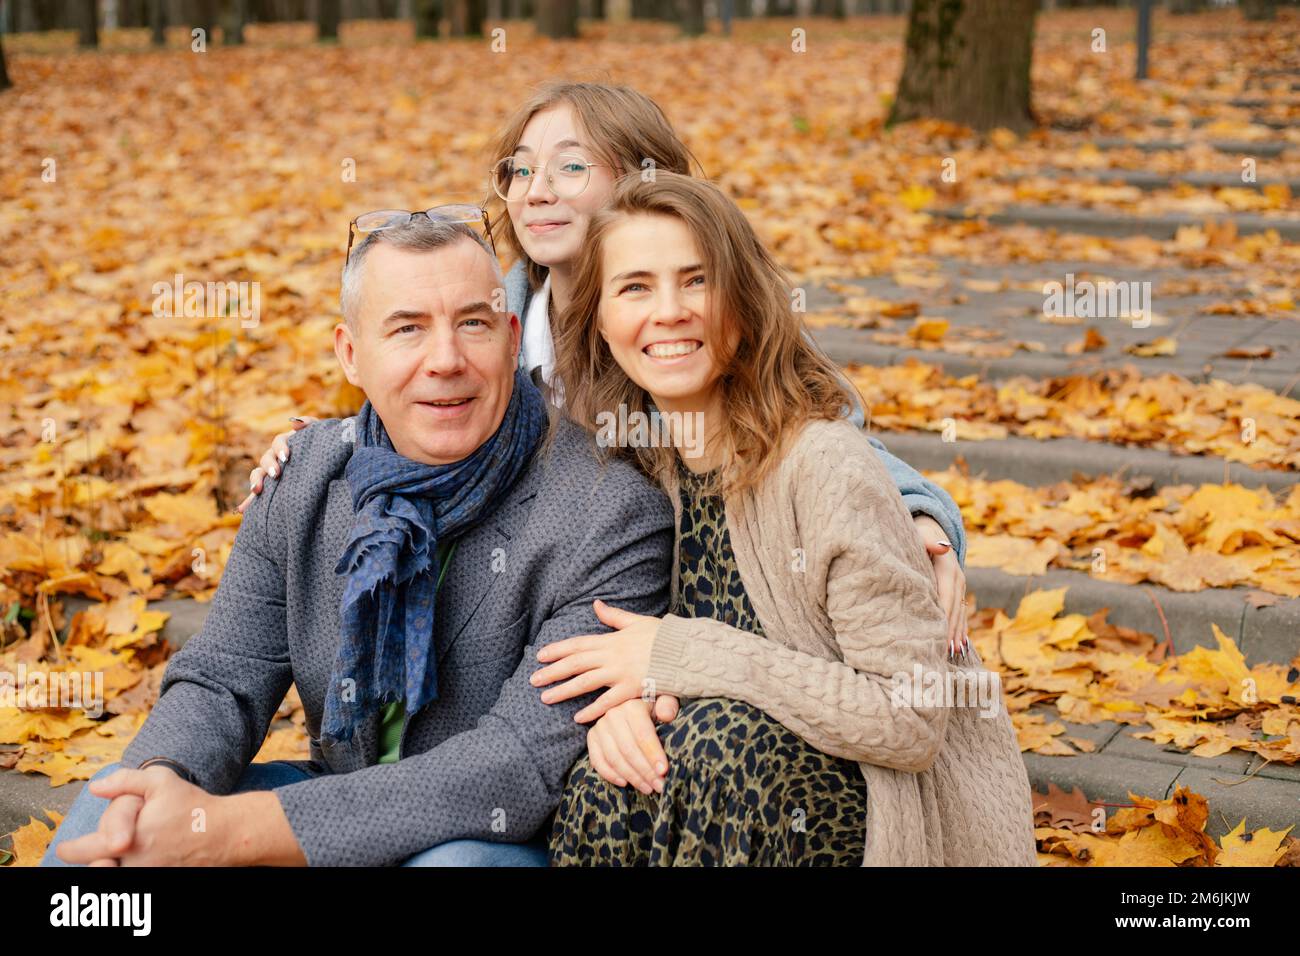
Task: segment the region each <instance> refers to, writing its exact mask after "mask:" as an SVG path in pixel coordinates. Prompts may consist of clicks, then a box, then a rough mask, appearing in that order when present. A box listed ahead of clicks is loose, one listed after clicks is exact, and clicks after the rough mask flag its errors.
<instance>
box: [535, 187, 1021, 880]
mask: <svg viewBox="0 0 1300 956" xmlns="http://www.w3.org/2000/svg"><path fill="white" fill-rule="evenodd" d="M556 350H557V362H556V368H557V375H558V376H559V378H560V379H561V380H562V381H563V382H564V383H565V386H566V400H565V410H566V412H567V413H568V414H569V415H570V416H571V417H572V418H573V419H574V420H575V421H577V422H578V423H579V424H581V425H583V426H584V427H586V428H588V429H590V430H592V431H593V432H597V431H598V430H599V428H600V423H601V421H602V418H604V417H605V416H608V415H609V414H610V412H611V411H612V410H613V409H620V410H621V409H624V408H626V409H629V410H631V411H635V412H638V413H643V412H645V411H647V410H649V409H651V408H653V409H654V410H657V411H666V412H668V413H670V414H679V415H693V414H698V415H702V416H703V420H704V434H705V438H704V449H705V451H704V454H703V455H700V456H696V457H690V456H688V455H686V454H685V453H684V452H683V450H682V449H681V448H672V447H668V448H665V447H661V446H652V445H633V444H631V443H629V444H628V445H627V446H626V447H614V448H611V449H610V452H609V453H610V454H611V455H614V456H621V457H626V458H629V459H631V460H632V461H634V462H636V463H637V464H638V465H639V466H640V467H641V468H642V470H643V471H644V472H645V473H646V474H647V475H649V476H650V477H652V478H654V479H655V480H657V481H658V482H659V483H660V485H661V486H662V487H663V488H664V490H665V491H666V492H667V493H668V495H669V498H670V499H671V500H672V501H673V502H674V506H675V510H676V518H677V549H676V550H677V556H676V562H675V565H674V569H673V577H672V597H671V604H670V613H669V614H667V615H665V616H663V617H662V618H656V617H650V616H644V615H636V614H628V613H626V612H624V611H622V610H620V609H618V608H604V607H599V606H598V607H597V613H598V615H599V616H600V619H601V621H602V622H603V623H605V624H607V625H609V626H611V627H614V628H616V629H617V632H618V633H617V634H616V635H609V636H604V635H601V636H580V637H578V638H572V639H569V640H565V641H560V642H557V643H555V644H552V645H549V646H548V647H546V648H545V649H543V651H542V652H540V653H539V655H538V659H539V660H541V661H543V662H544V663H546V665H547V666H546V667H544V668H542V669H541V670H539V671H538V672H537V673H536V674H534V675H533V678H532V680H533V683H534V684H535V685H537V686H539V687H547V689H546V690H545V691H543V693H542V700H543V701H544V702H546V703H548V704H553V703H557V702H559V701H563V700H568V699H570V698H572V697H574V696H576V695H578V694H584V693H589V692H591V691H603V693H601V694H600V696H599V698H598V699H597V700H596V701H595V703H593V704H591V705H589V706H587V707H585V708H584V709H583V710H582V711H579V713H578V715H577V717H578V719H579V720H594V721H595V724H594V725H593V727H592V729H591V731H590V732H589V734H588V738H587V740H588V753H587V756H586V757H585V758H584V759H582V760H580V761H579V762H578V763H577V764H576V765H575V767H574V768H573V771H572V772H571V774H570V777H569V781H568V785H567V786H566V788H565V791H564V794H563V795H562V797H561V803H560V809H559V811H558V812H557V814H556V818H555V825H554V827H553V829H552V834H551V852H552V863H553V864H650V865H665V866H673V865H701V864H732V865H749V864H759V865H795V866H822V865H831V866H842V865H856V864H860V863H864V862H865V863H869V864H894V865H899V864H929V865H945V864H946V865H979V866H993V865H1030V864H1032V863H1033V861H1034V840H1033V835H1032V814H1031V812H1030V801H1029V781H1028V777H1027V774H1026V771H1025V767H1024V764H1023V762H1022V761H1021V760H1020V753H1019V747H1018V745H1017V743H1016V739H1015V734H1014V731H1013V730H1012V727H1011V722H1010V718H1009V717H1008V715H1007V713H1006V711H1005V709H999V710H998V712H997V713H996V714H993V715H992V716H984V715H981V714H980V713H979V711H978V710H977V709H975V708H971V707H970V706H968V705H967V702H966V701H965V700H963V701H961V702H960V703H959V704H954V705H953V706H947V703H946V702H933V701H930V700H928V699H926V700H916V699H913V698H905V697H902V696H898V695H891V694H890V691H889V688H890V684H891V681H893V680H894V678H895V675H897V674H899V673H904V674H908V673H915V674H925V675H926V678H927V680H930V679H934V678H940V677H942V678H948V677H952V676H955V675H954V673H953V672H954V671H957V670H958V669H959V668H960V667H961V666H962V665H961V664H959V663H955V662H953V661H950V660H948V659H947V655H945V653H944V645H945V638H946V631H947V628H946V622H945V619H944V613H943V610H942V608H941V606H940V603H939V600H938V592H937V588H936V582H935V579H934V576H933V574H932V573H931V572H930V567H929V560H928V558H927V556H926V552H925V548H924V547H923V543H922V542H921V540H920V539H919V538H918V537H917V535H916V534H915V533H914V532H913V531H912V528H911V522H910V520H909V515H908V511H907V508H906V505H905V503H904V501H903V498H902V496H901V495H900V494H899V492H898V489H897V487H896V486H895V485H894V483H893V481H892V480H891V478H890V476H889V474H888V472H887V471H886V470H885V468H884V466H883V464H882V462H881V460H880V458H879V456H878V454H877V453H876V451H875V449H874V448H873V446H872V445H871V444H870V443H869V442H868V441H867V439H866V437H865V436H864V435H863V434H862V432H860V431H859V430H858V429H856V428H854V427H853V426H852V425H851V424H849V423H847V422H845V421H844V420H843V419H841V417H840V414H841V410H842V408H843V406H844V403H845V401H846V400H847V398H848V395H847V394H846V393H845V391H844V386H843V385H842V379H841V378H840V377H839V375H838V374H837V370H836V369H835V367H834V366H833V365H832V364H831V363H830V362H829V360H828V359H826V358H825V356H823V355H822V354H821V352H820V351H819V350H818V349H816V348H815V347H814V346H812V345H811V344H810V343H809V341H808V339H807V338H806V337H805V336H804V334H803V330H802V326H801V323H800V321H799V317H798V316H797V315H796V314H795V313H794V312H793V309H792V308H791V296H790V289H789V285H788V283H787V281H786V279H785V277H784V275H783V273H782V272H781V270H780V268H779V267H778V266H777V264H776V262H775V261H774V260H773V258H772V256H771V255H770V254H769V252H768V251H767V250H766V249H765V248H764V247H763V245H762V244H761V243H760V242H759V240H758V239H757V237H756V236H755V233H754V231H753V229H752V228H751V227H750V225H749V223H748V222H747V221H746V219H745V217H744V215H743V213H741V211H740V209H739V208H738V207H737V206H736V204H735V203H734V202H732V201H731V200H730V199H728V198H727V197H726V196H725V195H724V194H723V193H722V192H721V191H720V190H719V189H718V188H717V187H716V186H714V185H713V184H711V183H707V182H704V181H702V180H698V179H691V178H689V177H685V176H676V175H673V174H671V173H660V174H659V175H658V176H657V177H656V178H655V179H654V180H652V181H645V180H642V179H641V178H640V177H638V176H627V177H624V178H623V179H621V180H619V182H618V183H617V184H616V185H615V189H614V194H613V196H612V198H611V200H610V203H609V205H608V206H607V207H606V208H605V209H603V210H601V211H600V212H599V213H597V214H596V215H595V216H594V217H593V219H592V222H591V226H590V233H589V244H588V246H587V248H586V249H585V250H584V252H583V254H582V255H581V256H580V258H579V261H578V264H577V267H576V269H575V273H574V285H573V299H572V301H571V303H570V305H569V307H568V309H566V310H565V312H564V314H563V315H562V316H561V318H560V321H559V322H558V332H557V336H556ZM976 663H978V659H976ZM967 666H970V665H969V663H968V662H967ZM981 673H982V670H981ZM969 676H978V675H969ZM985 676H987V675H985ZM557 684H558V686H548V685H557ZM661 697H668V698H672V699H673V700H674V701H675V700H676V699H678V698H689V702H688V703H686V704H685V705H684V706H682V707H681V710H680V712H679V713H677V714H676V716H675V717H672V719H671V720H670V721H669V722H667V723H665V724H663V725H661V726H660V728H659V729H658V732H657V733H656V730H655V728H654V725H653V723H652V720H651V712H652V710H654V712H655V713H658V707H659V703H660V702H659V700H656V699H655V698H661ZM668 710H669V711H670V712H671V710H672V705H669V707H668ZM630 785H631V786H630Z"/></svg>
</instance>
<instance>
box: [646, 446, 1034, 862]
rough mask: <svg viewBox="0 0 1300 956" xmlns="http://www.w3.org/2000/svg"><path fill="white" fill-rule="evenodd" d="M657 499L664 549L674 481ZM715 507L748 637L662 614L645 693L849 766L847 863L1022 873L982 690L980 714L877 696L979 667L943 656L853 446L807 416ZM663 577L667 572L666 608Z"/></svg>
mask: <svg viewBox="0 0 1300 956" xmlns="http://www.w3.org/2000/svg"><path fill="white" fill-rule="evenodd" d="M668 492H669V496H670V497H671V498H672V500H673V503H674V508H675V511H676V514H677V528H678V536H679V539H680V533H681V532H680V529H681V502H680V497H679V495H678V488H677V485H676V481H675V478H674V481H673V486H672V487H670V488H669V489H668ZM724 504H725V512H726V520H727V528H728V532H729V534H730V537H731V546H732V549H733V551H734V552H735V556H736V566H737V568H738V569H739V572H740V576H741V579H742V581H743V582H744V586H745V591H746V593H747V594H748V596H749V600H750V603H751V604H752V605H753V608H754V612H755V613H756V614H757V615H758V620H759V622H760V623H761V624H762V628H763V631H764V632H765V633H764V636H759V635H757V634H753V633H749V632H746V631H741V630H738V629H737V628H734V627H732V626H730V625H728V624H724V623H722V622H721V621H715V620H711V619H707V618H686V617H679V616H677V615H675V614H668V615H666V616H665V617H664V619H663V622H662V623H661V624H660V626H659V630H658V632H657V634H656V637H655V640H654V644H653V647H652V650H651V657H650V671H649V674H648V677H649V679H650V680H651V681H653V684H652V685H651V686H652V687H653V690H654V692H655V693H656V694H673V695H676V696H679V697H729V698H732V699H735V700H743V701H745V702H746V703H749V704H752V705H753V706H754V707H757V708H759V709H760V710H763V711H765V712H767V713H768V714H769V715H771V716H772V717H773V718H775V719H776V720H778V721H780V722H781V723H782V724H784V725H785V726H786V727H788V728H790V729H791V730H792V731H794V732H795V733H797V734H799V735H800V736H801V737H802V738H803V739H804V740H806V741H808V743H810V744H812V745H813V746H814V747H817V748H818V749H819V750H821V751H823V752H824V753H828V754H831V755H833V756H837V757H842V758H846V759H849V760H856V761H858V763H859V766H860V768H861V770H862V775H863V777H865V778H866V781H867V833H866V852H865V855H864V859H863V865H864V866H1034V865H1036V852H1035V846H1034V836H1033V813H1032V809H1031V797H1030V787H1029V778H1028V775H1027V773H1026V771H1025V765H1024V762H1023V761H1022V759H1021V757H1020V750H1019V747H1018V746H1017V743H1016V736H1015V732H1014V729H1013V728H1012V725H1011V720H1010V718H1009V717H1008V715H1007V712H1006V708H1005V707H1004V706H1001V693H1000V685H999V694H998V702H999V705H1000V706H999V707H998V711H997V714H996V716H994V717H982V716H980V711H979V709H978V707H977V706H976V707H969V708H958V707H947V706H930V707H926V706H913V705H912V704H911V703H908V704H907V705H901V704H900V703H897V702H894V701H893V699H892V696H891V687H892V686H893V680H892V679H893V677H894V675H895V674H896V673H898V672H903V673H906V674H908V675H909V676H910V675H913V674H914V670H913V665H914V664H919V665H920V666H921V668H922V673H923V674H928V673H930V672H945V671H952V670H956V669H958V668H962V669H971V668H976V667H978V668H979V669H983V664H982V663H973V664H972V663H962V664H954V663H952V662H950V661H949V660H948V655H947V636H946V635H947V628H946V625H945V616H944V612H943V609H942V608H941V607H940V605H939V601H938V592H937V589H936V586H935V583H934V577H933V571H932V569H931V564H930V559H929V557H928V555H927V554H926V552H925V549H924V547H923V546H922V545H921V543H920V538H919V537H918V535H917V532H916V528H915V525H914V524H913V522H912V519H911V516H910V515H909V514H908V513H907V508H906V506H905V505H904V504H903V500H902V498H901V496H900V495H899V493H898V490H897V488H896V487H895V485H894V482H893V481H892V480H891V479H890V477H889V474H888V472H886V470H885V467H884V465H883V464H882V463H881V461H880V459H879V458H878V457H877V455H876V452H875V449H874V448H872V447H871V444H870V443H869V442H868V441H867V439H866V435H865V434H864V433H863V432H861V431H860V430H858V429H857V428H856V427H854V426H853V425H852V424H850V423H848V422H845V421H835V422H831V421H814V422H811V423H809V424H808V425H806V426H805V427H804V428H803V429H802V430H801V432H800V433H799V435H798V436H797V437H796V438H795V439H792V441H791V444H790V447H789V450H788V451H787V453H786V455H785V457H784V459H783V460H782V461H781V463H780V464H779V465H778V466H777V467H776V468H775V469H774V470H773V471H772V472H771V473H770V474H769V476H768V477H767V478H766V479H765V480H764V481H763V482H762V484H761V485H760V486H759V487H758V488H757V489H756V490H754V491H751V492H746V493H744V494H741V495H727V496H725V499H724ZM680 543H681V542H680V540H679V541H678V545H679V547H680ZM677 578H678V575H677V566H676V562H674V565H673V572H672V595H673V599H674V602H675V599H676V595H677V589H678V580H677Z"/></svg>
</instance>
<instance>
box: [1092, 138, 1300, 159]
mask: <svg viewBox="0 0 1300 956" xmlns="http://www.w3.org/2000/svg"><path fill="white" fill-rule="evenodd" d="M1092 145H1093V146H1095V147H1097V149H1100V150H1105V151H1111V150H1120V149H1137V150H1141V151H1142V152H1144V153H1168V152H1177V151H1178V150H1183V149H1187V148H1188V147H1191V146H1201V145H1207V146H1209V147H1210V148H1211V149H1213V150H1215V151H1217V152H1220V153H1229V154H1232V155H1238V156H1256V157H1272V156H1280V155H1282V154H1283V153H1284V152H1286V151H1287V149H1288V148H1291V149H1294V147H1293V146H1292V144H1291V143H1289V142H1287V141H1286V140H1282V139H1272V140H1255V139H1217V140H1206V141H1204V142H1197V141H1192V140H1185V139H1144V140H1134V139H1123V138H1120V137H1108V136H1103V137H1099V138H1097V139H1094V140H1092Z"/></svg>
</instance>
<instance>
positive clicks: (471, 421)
mask: <svg viewBox="0 0 1300 956" xmlns="http://www.w3.org/2000/svg"><path fill="white" fill-rule="evenodd" d="M358 278H359V280H360V286H361V289H360V295H359V297H358V298H359V302H358V308H357V316H356V330H355V331H353V330H352V329H349V328H348V326H347V325H346V324H345V323H342V322H340V323H339V324H338V325H337V326H336V327H335V329H334V351H335V354H336V355H338V358H339V362H340V363H341V364H342V365H343V372H344V374H345V375H346V376H347V379H348V381H349V382H351V383H352V384H353V385H356V386H357V387H358V388H360V389H361V390H362V391H364V392H365V393H366V397H367V398H368V399H369V400H370V404H371V405H372V406H374V409H375V411H376V412H377V413H378V414H379V418H380V420H381V421H382V422H383V423H384V428H385V429H386V430H387V431H388V436H389V438H390V439H392V442H393V448H394V449H396V451H397V453H398V454H400V455H402V456H404V457H406V458H410V459H412V460H414V461H419V462H423V463H425V464H428V465H445V464H449V463H451V462H454V461H460V460H461V459H462V458H466V457H468V456H469V455H470V454H472V453H473V452H474V450H475V449H477V448H478V447H479V446H480V445H482V444H483V443H484V442H485V441H487V440H488V439H489V438H491V437H492V435H493V434H494V433H495V432H496V430H497V428H498V427H499V426H500V424H501V420H502V418H504V417H505V412H506V407H507V406H508V405H509V404H510V395H511V391H512V389H513V387H514V374H515V362H516V356H517V354H518V349H519V319H518V317H517V316H515V315H514V314H513V313H508V312H494V311H493V304H494V303H500V302H501V301H502V300H503V298H504V293H502V292H500V291H498V290H499V284H498V281H497V278H496V274H495V272H494V271H493V268H492V261H491V258H490V256H489V254H488V253H487V251H486V250H485V249H483V248H482V247H481V246H479V245H478V244H477V243H476V242H474V241H473V240H472V239H468V238H465V239H461V240H459V241H457V242H454V243H452V244H451V245H448V246H444V247H443V248H440V249H433V250H416V249H401V248H398V247H396V246H391V245H385V244H382V243H381V244H379V245H376V246H374V247H373V248H371V249H370V250H369V252H367V253H366V257H365V259H364V260H362V263H361V275H360V276H359V277H358Z"/></svg>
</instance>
